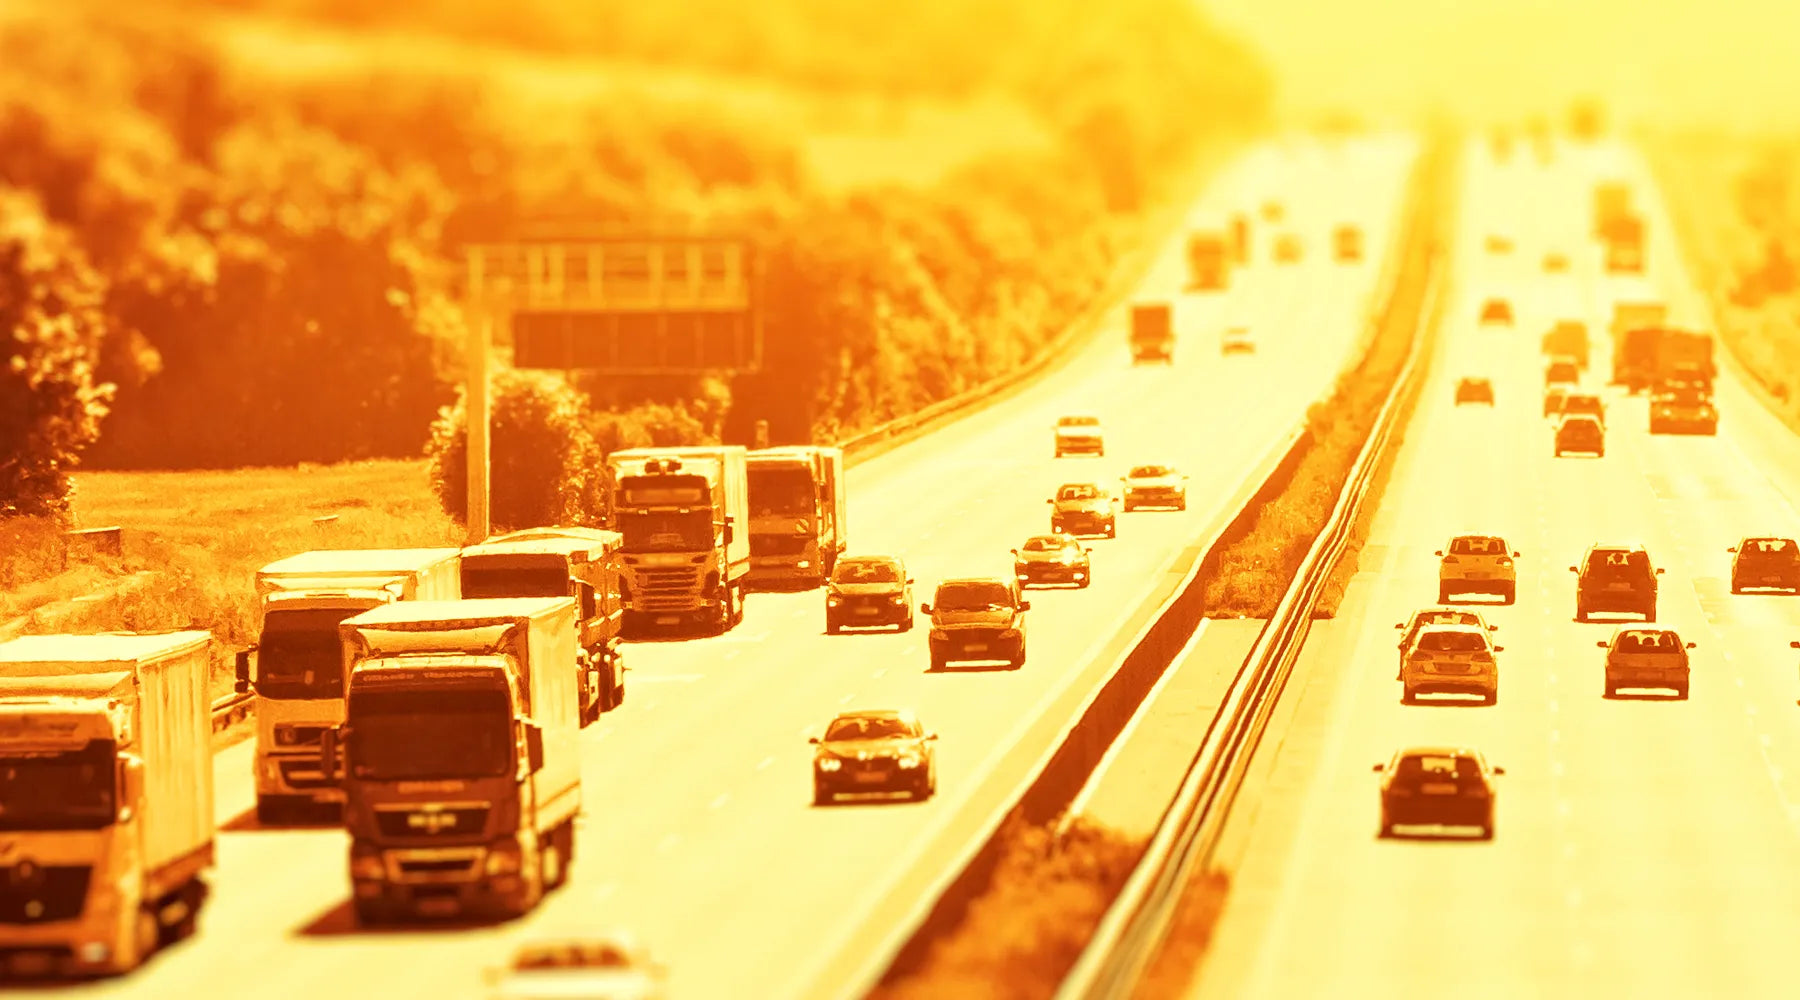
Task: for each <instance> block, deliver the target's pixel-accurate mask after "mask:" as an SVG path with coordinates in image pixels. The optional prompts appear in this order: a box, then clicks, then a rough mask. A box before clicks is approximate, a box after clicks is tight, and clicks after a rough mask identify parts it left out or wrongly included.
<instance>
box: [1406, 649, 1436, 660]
mask: <svg viewBox="0 0 1800 1000" xmlns="http://www.w3.org/2000/svg"><path fill="white" fill-rule="evenodd" d="M1407 659H1410V660H1412V661H1413V662H1414V663H1424V662H1426V661H1428V660H1430V659H1431V654H1430V653H1428V652H1426V651H1425V650H1423V649H1415V650H1413V651H1412V655H1411V656H1409V657H1407Z"/></svg>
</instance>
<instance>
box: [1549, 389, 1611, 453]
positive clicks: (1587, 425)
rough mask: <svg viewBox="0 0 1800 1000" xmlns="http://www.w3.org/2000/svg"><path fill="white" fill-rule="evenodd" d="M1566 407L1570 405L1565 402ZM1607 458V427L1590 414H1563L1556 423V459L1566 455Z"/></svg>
mask: <svg viewBox="0 0 1800 1000" xmlns="http://www.w3.org/2000/svg"><path fill="white" fill-rule="evenodd" d="M1564 405H1565V406H1566V405H1568V404H1567V401H1566V400H1565V402H1564ZM1569 454H1577V455H1592V456H1594V457H1595V458H1605V457H1606V427H1605V425H1604V424H1602V423H1600V420H1599V418H1597V417H1594V416H1591V415H1589V414H1585V413H1582V414H1576V415H1574V416H1570V415H1568V414H1566V413H1565V414H1563V415H1562V416H1561V417H1560V418H1558V419H1557V421H1556V457H1557V458H1561V457H1563V456H1564V455H1569Z"/></svg>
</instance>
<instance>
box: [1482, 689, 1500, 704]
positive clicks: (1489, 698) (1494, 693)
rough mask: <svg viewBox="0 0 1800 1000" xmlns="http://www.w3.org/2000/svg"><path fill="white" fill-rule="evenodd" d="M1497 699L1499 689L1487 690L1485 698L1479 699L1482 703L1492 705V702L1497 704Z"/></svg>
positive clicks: (1498, 697)
mask: <svg viewBox="0 0 1800 1000" xmlns="http://www.w3.org/2000/svg"><path fill="white" fill-rule="evenodd" d="M1499 701H1500V692H1499V691H1490V692H1488V696H1487V697H1486V698H1483V699H1481V703H1482V704H1483V705H1493V704H1497V703H1498V702H1499Z"/></svg>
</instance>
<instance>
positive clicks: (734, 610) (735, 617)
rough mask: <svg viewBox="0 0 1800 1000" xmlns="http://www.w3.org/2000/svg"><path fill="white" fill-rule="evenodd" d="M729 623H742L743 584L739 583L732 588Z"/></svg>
mask: <svg viewBox="0 0 1800 1000" xmlns="http://www.w3.org/2000/svg"><path fill="white" fill-rule="evenodd" d="M731 624H732V625H734V626H735V625H742V624H744V585H743V584H741V583H740V584H738V585H737V586H736V587H733V588H732V601H731Z"/></svg>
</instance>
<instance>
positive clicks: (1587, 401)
mask: <svg viewBox="0 0 1800 1000" xmlns="http://www.w3.org/2000/svg"><path fill="white" fill-rule="evenodd" d="M1563 409H1564V410H1567V411H1569V412H1570V413H1599V412H1600V411H1601V410H1602V409H1604V404H1602V403H1601V402H1600V397H1599V396H1590V395H1586V394H1579V393H1577V394H1571V395H1568V396H1564V397H1563Z"/></svg>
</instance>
